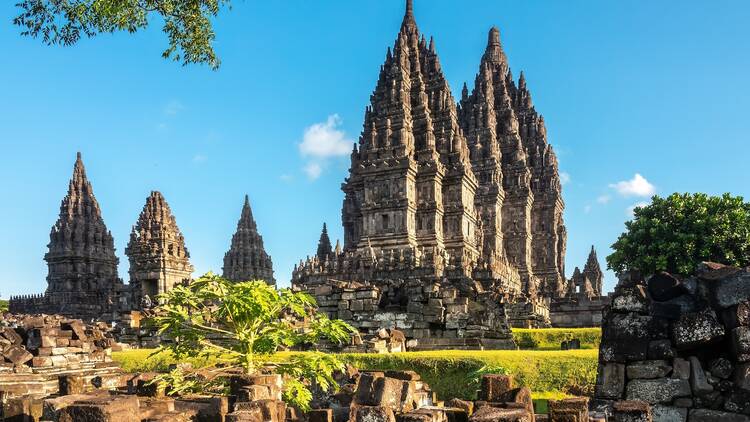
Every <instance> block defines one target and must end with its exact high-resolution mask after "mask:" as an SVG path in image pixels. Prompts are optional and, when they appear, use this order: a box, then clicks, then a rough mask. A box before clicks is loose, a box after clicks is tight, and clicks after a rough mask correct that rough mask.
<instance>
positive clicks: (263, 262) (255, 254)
mask: <svg viewBox="0 0 750 422" xmlns="http://www.w3.org/2000/svg"><path fill="white" fill-rule="evenodd" d="M223 276H224V278H226V279H229V280H232V281H249V280H264V281H265V282H266V283H268V284H276V280H275V279H274V278H273V262H272V261H271V256H269V255H268V254H267V253H266V250H265V248H264V247H263V237H261V235H260V234H259V233H258V225H257V224H256V223H255V219H254V218H253V211H252V209H251V208H250V199H249V198H248V197H247V195H245V204H244V205H243V206H242V214H241V215H240V220H239V222H237V231H236V232H235V233H234V236H232V244H231V246H230V248H229V251H227V253H226V254H225V255H224V274H223Z"/></svg>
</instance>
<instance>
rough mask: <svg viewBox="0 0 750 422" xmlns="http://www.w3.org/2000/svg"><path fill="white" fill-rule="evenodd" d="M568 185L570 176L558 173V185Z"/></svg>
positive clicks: (565, 173) (566, 173)
mask: <svg viewBox="0 0 750 422" xmlns="http://www.w3.org/2000/svg"><path fill="white" fill-rule="evenodd" d="M568 183H570V174H569V173H568V172H565V171H561V172H560V184H561V185H567V184H568Z"/></svg>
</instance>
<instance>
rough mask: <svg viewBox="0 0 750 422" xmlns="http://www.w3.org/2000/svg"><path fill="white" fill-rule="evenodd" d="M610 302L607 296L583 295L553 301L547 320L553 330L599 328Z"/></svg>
mask: <svg viewBox="0 0 750 422" xmlns="http://www.w3.org/2000/svg"><path fill="white" fill-rule="evenodd" d="M610 301H611V297H609V296H599V297H592V298H589V297H587V296H585V295H580V296H577V297H569V298H563V299H555V300H553V301H552V303H551V304H550V309H549V319H550V322H551V323H552V326H553V327H555V328H587V327H600V326H601V325H602V320H603V318H604V310H605V308H606V307H607V306H608V305H609V304H610Z"/></svg>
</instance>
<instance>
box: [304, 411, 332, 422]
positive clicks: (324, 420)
mask: <svg viewBox="0 0 750 422" xmlns="http://www.w3.org/2000/svg"><path fill="white" fill-rule="evenodd" d="M307 421H308V422H333V409H313V410H311V411H309V412H307Z"/></svg>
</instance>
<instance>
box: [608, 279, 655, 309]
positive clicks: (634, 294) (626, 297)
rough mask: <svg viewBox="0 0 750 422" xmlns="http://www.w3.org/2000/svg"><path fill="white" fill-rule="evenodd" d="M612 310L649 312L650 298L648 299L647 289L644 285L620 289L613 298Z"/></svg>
mask: <svg viewBox="0 0 750 422" xmlns="http://www.w3.org/2000/svg"><path fill="white" fill-rule="evenodd" d="M612 311H614V312H638V313H645V312H647V311H648V299H646V291H645V289H644V288H643V286H641V285H635V286H632V287H625V288H621V289H619V290H618V292H617V294H616V295H615V296H614V297H613V298H612Z"/></svg>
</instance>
